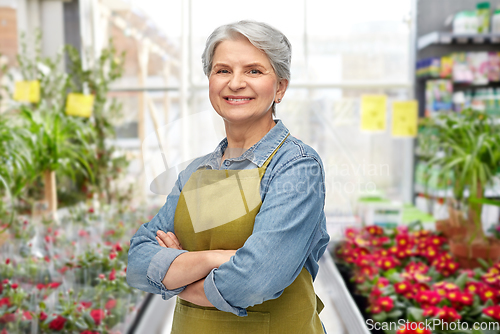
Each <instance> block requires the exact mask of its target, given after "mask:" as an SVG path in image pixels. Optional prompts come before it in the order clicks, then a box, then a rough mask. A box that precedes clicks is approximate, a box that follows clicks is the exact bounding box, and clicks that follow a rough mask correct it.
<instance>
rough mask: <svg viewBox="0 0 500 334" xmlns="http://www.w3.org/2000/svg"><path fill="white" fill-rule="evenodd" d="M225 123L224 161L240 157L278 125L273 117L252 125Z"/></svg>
mask: <svg viewBox="0 0 500 334" xmlns="http://www.w3.org/2000/svg"><path fill="white" fill-rule="evenodd" d="M224 123H225V127H226V136H227V148H226V150H225V152H224V157H223V160H224V159H231V158H237V157H239V156H240V155H242V154H243V152H245V151H246V150H248V149H249V148H250V147H252V146H253V145H255V143H257V142H258V141H259V140H261V139H262V138H263V137H264V136H265V135H266V134H267V133H268V132H269V130H271V129H272V128H273V127H274V126H275V125H276V123H275V122H274V120H273V119H272V117H269V118H266V119H265V120H263V121H262V122H259V123H252V124H250V125H248V124H231V123H228V122H224Z"/></svg>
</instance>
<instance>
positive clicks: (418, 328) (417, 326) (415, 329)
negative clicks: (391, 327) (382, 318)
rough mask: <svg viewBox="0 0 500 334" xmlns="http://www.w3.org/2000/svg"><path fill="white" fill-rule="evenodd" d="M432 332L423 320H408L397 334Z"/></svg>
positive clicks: (428, 333) (424, 333) (425, 333)
mask: <svg viewBox="0 0 500 334" xmlns="http://www.w3.org/2000/svg"><path fill="white" fill-rule="evenodd" d="M415 333H418V334H432V332H431V331H430V330H429V329H427V328H426V327H425V323H423V322H407V323H406V324H405V325H404V327H403V328H400V329H399V330H398V331H397V332H396V334H415Z"/></svg>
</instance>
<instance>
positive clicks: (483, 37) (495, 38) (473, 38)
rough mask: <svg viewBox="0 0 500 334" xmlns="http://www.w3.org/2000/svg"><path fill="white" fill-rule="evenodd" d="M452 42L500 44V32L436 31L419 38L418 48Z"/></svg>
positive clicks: (461, 43) (462, 43)
mask: <svg viewBox="0 0 500 334" xmlns="http://www.w3.org/2000/svg"><path fill="white" fill-rule="evenodd" d="M450 44H460V45H464V44H500V34H498V33H497V34H454V33H451V32H440V31H434V32H431V33H429V34H426V35H423V36H421V37H419V38H418V40H417V49H418V50H423V49H425V48H426V47H428V46H430V45H450Z"/></svg>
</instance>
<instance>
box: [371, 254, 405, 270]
mask: <svg viewBox="0 0 500 334" xmlns="http://www.w3.org/2000/svg"><path fill="white" fill-rule="evenodd" d="M376 264H377V266H378V267H379V268H381V269H384V270H389V269H391V268H394V267H396V266H398V265H399V264H400V262H399V261H398V260H397V259H395V258H393V257H389V256H386V257H381V258H380V259H378V260H377V261H376Z"/></svg>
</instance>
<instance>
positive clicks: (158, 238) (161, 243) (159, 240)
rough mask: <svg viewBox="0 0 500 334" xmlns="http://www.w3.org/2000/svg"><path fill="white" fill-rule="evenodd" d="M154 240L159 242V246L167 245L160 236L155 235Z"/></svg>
mask: <svg viewBox="0 0 500 334" xmlns="http://www.w3.org/2000/svg"><path fill="white" fill-rule="evenodd" d="M156 241H158V243H159V244H160V246H162V247H167V245H165V243H164V242H163V240H161V239H160V237H158V236H156Z"/></svg>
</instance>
